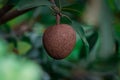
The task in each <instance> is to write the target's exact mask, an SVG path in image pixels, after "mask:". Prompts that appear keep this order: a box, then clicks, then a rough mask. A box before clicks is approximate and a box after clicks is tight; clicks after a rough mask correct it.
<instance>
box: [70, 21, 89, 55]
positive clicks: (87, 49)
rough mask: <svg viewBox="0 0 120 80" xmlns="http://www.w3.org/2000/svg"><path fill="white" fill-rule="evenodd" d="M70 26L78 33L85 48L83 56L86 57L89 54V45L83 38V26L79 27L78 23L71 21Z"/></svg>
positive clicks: (84, 37)
mask: <svg viewBox="0 0 120 80" xmlns="http://www.w3.org/2000/svg"><path fill="white" fill-rule="evenodd" d="M72 26H73V28H74V29H75V30H76V32H77V33H78V35H79V36H80V38H81V40H82V42H83V45H84V47H85V54H84V53H83V54H84V55H85V56H87V54H88V53H89V44H88V42H87V40H86V36H85V32H84V30H83V28H82V27H83V25H81V24H80V23H78V22H75V21H72Z"/></svg>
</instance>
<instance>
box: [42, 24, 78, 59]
mask: <svg viewBox="0 0 120 80" xmlns="http://www.w3.org/2000/svg"><path fill="white" fill-rule="evenodd" d="M75 42H76V33H75V31H74V30H73V28H72V27H71V26H69V25H67V24H59V25H55V26H52V27H49V28H48V29H47V30H46V31H45V33H44V35H43V45H44V47H45V49H46V51H47V53H48V54H49V55H50V56H51V57H53V58H54V59H63V58H65V57H67V56H68V55H69V54H70V52H71V51H72V49H73V48H74V45H75Z"/></svg>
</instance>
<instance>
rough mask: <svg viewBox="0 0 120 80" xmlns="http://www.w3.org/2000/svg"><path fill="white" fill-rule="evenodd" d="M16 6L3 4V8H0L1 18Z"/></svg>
mask: <svg viewBox="0 0 120 80" xmlns="http://www.w3.org/2000/svg"><path fill="white" fill-rule="evenodd" d="M13 7H14V6H13V5H11V4H10V5H9V4H6V5H5V6H3V7H2V8H1V9H0V18H1V17H2V16H3V15H4V14H5V13H7V12H8V11H9V10H10V9H12V8H13Z"/></svg>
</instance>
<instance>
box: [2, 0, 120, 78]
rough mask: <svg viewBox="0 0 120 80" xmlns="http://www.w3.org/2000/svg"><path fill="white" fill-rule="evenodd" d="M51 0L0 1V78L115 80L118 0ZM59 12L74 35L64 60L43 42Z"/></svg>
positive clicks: (118, 74)
mask: <svg viewBox="0 0 120 80" xmlns="http://www.w3.org/2000/svg"><path fill="white" fill-rule="evenodd" d="M51 1H52V0H0V64H1V66H0V80H119V79H120V23H119V22H120V5H119V4H120V1H119V0H55V5H56V6H57V9H56V8H53V7H54V6H55V5H54V4H53V3H52V2H51ZM53 1H54V0H53ZM58 13H59V14H60V17H61V20H60V23H65V24H69V25H71V26H72V27H73V29H74V30H75V31H76V36H77V39H76V44H75V47H74V49H73V51H72V52H71V54H70V55H69V56H68V57H67V58H65V59H63V60H55V59H53V58H51V57H49V56H48V55H47V52H46V51H45V49H44V46H43V44H42V36H43V33H44V31H45V30H46V29H47V28H48V27H50V26H53V25H55V24H56V21H57V20H56V18H55V16H54V15H56V14H58Z"/></svg>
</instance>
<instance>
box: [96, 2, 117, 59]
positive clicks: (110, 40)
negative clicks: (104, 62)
mask: <svg viewBox="0 0 120 80" xmlns="http://www.w3.org/2000/svg"><path fill="white" fill-rule="evenodd" d="M99 19H100V20H99V21H100V22H99V24H100V25H99V34H100V51H99V53H98V56H99V58H101V59H108V58H110V57H112V56H113V54H114V47H115V44H114V43H115V40H114V30H113V20H114V19H113V15H112V12H111V10H110V8H109V7H108V5H107V3H106V2H105V1H104V0H102V8H101V13H100V18H99Z"/></svg>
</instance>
